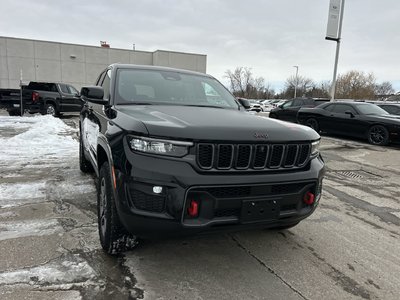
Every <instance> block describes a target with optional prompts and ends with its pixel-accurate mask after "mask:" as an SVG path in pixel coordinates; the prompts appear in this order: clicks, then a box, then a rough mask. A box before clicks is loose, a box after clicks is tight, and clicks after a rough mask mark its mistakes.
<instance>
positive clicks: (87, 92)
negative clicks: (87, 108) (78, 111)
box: [81, 86, 108, 105]
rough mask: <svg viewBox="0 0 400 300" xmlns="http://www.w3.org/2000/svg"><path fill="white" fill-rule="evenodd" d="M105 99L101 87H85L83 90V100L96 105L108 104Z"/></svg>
mask: <svg viewBox="0 0 400 300" xmlns="http://www.w3.org/2000/svg"><path fill="white" fill-rule="evenodd" d="M103 98H104V89H103V88H102V87H101V86H84V87H83V88H82V89H81V99H82V100H83V101H88V102H92V103H96V104H103V105H106V104H108V100H105V99H103Z"/></svg>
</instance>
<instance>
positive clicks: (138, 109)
mask: <svg viewBox="0 0 400 300" xmlns="http://www.w3.org/2000/svg"><path fill="white" fill-rule="evenodd" d="M117 119H118V120H116V122H115V123H117V124H118V125H119V126H120V127H121V128H123V129H124V130H126V131H134V130H135V127H136V126H134V125H135V124H136V125H137V123H138V121H141V122H142V123H143V124H144V126H145V127H146V128H147V131H148V134H149V135H150V136H153V137H167V138H171V139H174V138H177V139H189V140H214V141H224V140H225V141H243V142H244V141H247V142H266V141H274V142H281V141H282V142H283V141H285V142H287V141H310V140H316V139H318V138H319V135H318V133H316V132H315V131H314V130H313V129H311V128H308V127H305V126H302V125H297V124H294V123H288V122H284V121H280V120H276V119H270V118H267V117H262V116H258V115H252V114H249V113H248V112H245V111H239V110H233V109H219V108H209V107H190V106H173V105H140V106H139V105H135V106H133V105H132V106H119V107H118V110H117ZM136 130H137V129H136Z"/></svg>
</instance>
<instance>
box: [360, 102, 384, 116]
mask: <svg viewBox="0 0 400 300" xmlns="http://www.w3.org/2000/svg"><path fill="white" fill-rule="evenodd" d="M355 106H356V107H357V109H358V110H359V111H360V112H361V114H363V115H388V114H389V113H388V112H387V111H386V110H383V109H382V108H380V107H379V106H377V105H375V104H356V105H355Z"/></svg>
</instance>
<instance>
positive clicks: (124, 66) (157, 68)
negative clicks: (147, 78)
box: [110, 63, 212, 77]
mask: <svg viewBox="0 0 400 300" xmlns="http://www.w3.org/2000/svg"><path fill="white" fill-rule="evenodd" d="M110 67H113V68H118V69H136V70H155V71H170V72H177V73H182V74H189V75H199V76H206V77H212V76H211V75H208V74H205V73H200V72H195V71H189V70H184V69H177V68H170V67H161V66H149V65H134V64H120V63H115V64H111V65H110Z"/></svg>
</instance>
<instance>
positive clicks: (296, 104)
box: [269, 98, 329, 122]
mask: <svg viewBox="0 0 400 300" xmlns="http://www.w3.org/2000/svg"><path fill="white" fill-rule="evenodd" d="M318 100H319V99H318ZM326 101H329V100H326ZM318 104H320V103H318V102H317V101H316V100H315V99H312V98H294V99H291V100H288V101H286V102H285V103H283V104H280V105H279V106H278V107H276V108H274V109H272V110H271V112H270V113H269V117H270V118H275V119H280V120H284V121H289V122H297V112H298V111H299V109H300V108H302V107H314V106H317V105H318Z"/></svg>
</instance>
